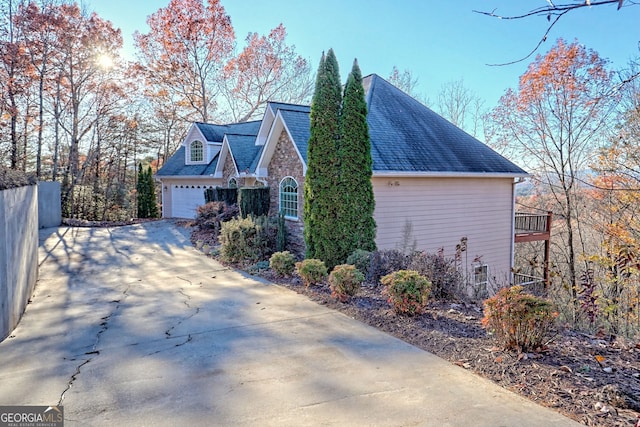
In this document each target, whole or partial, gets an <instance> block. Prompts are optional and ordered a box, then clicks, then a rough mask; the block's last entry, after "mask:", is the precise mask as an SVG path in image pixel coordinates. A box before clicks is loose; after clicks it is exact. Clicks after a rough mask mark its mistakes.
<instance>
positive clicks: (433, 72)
mask: <svg viewBox="0 0 640 427" xmlns="http://www.w3.org/2000/svg"><path fill="white" fill-rule="evenodd" d="M168 2H169V1H168V0H144V1H142V0H141V1H132V0H86V1H85V5H86V6H87V8H88V9H89V10H93V11H95V12H97V13H98V14H99V15H100V16H101V17H103V18H105V19H108V20H110V21H111V22H112V23H113V24H114V26H115V27H117V28H121V29H122V33H123V37H124V40H125V56H129V57H132V55H133V41H132V37H131V35H132V33H133V32H134V31H136V30H138V31H140V32H143V33H144V32H146V31H148V27H147V25H146V19H147V16H149V15H150V14H152V13H154V12H155V11H157V10H158V9H159V8H160V7H166V5H167V4H168ZM563 2H568V0H564V1H563ZM525 4H526V5H525ZM546 4H547V2H546V0H530V1H527V2H524V1H514V0H475V1H474V0H438V1H436V0H395V1H390V0H346V1H345V0H322V1H318V0H315V1H312V0H272V1H266V0H222V5H223V6H224V7H225V9H226V11H227V13H228V14H229V15H230V16H231V20H232V24H233V26H234V29H235V31H236V37H237V41H238V46H239V47H242V46H244V38H245V37H246V35H247V33H249V32H258V33H260V34H266V33H267V32H268V31H269V30H270V29H272V28H273V27H275V26H277V25H278V24H279V23H283V24H284V26H285V27H286V29H287V32H288V38H287V40H288V43H290V44H293V45H295V46H296V50H297V51H298V53H299V54H300V55H302V56H303V57H305V58H307V59H309V60H310V61H311V64H312V67H313V69H314V71H315V68H316V67H317V64H318V59H319V58H320V55H321V53H322V51H323V50H327V49H329V48H330V47H331V48H333V49H334V51H335V53H336V56H337V58H338V61H339V64H340V70H341V74H342V76H343V81H344V79H345V78H346V75H347V73H348V72H349V70H350V68H351V64H352V61H353V59H354V58H356V57H357V58H358V62H359V64H360V68H361V69H362V72H363V74H365V75H366V74H370V73H376V74H379V75H380V76H382V77H385V78H386V77H388V76H389V74H390V72H391V70H392V68H393V66H394V65H395V66H397V67H398V68H399V69H400V70H404V69H409V70H411V71H412V72H413V74H414V76H415V77H417V78H418V80H419V84H418V87H417V92H418V93H420V94H424V95H426V96H427V97H428V98H430V99H431V101H432V102H435V99H436V98H437V94H438V92H439V90H440V88H441V87H442V85H443V84H444V83H446V82H449V81H452V80H459V79H463V80H464V83H465V86H466V87H467V88H469V89H471V90H473V91H474V92H476V93H477V94H478V95H479V96H480V97H481V98H482V99H484V100H485V102H486V106H487V107H493V106H495V104H496V102H497V101H498V99H499V98H500V96H501V95H502V94H503V93H504V91H505V90H506V89H507V88H509V87H513V88H515V87H516V86H517V84H518V77H519V76H520V75H522V74H523V73H524V71H525V70H526V67H527V65H528V64H529V63H530V62H531V61H532V60H533V58H531V59H529V60H526V61H524V62H522V63H519V64H515V65H509V66H502V67H492V66H488V65H487V64H491V63H503V62H509V61H512V60H515V59H519V58H521V57H523V56H525V55H526V54H527V53H528V52H529V51H530V50H531V49H532V48H533V47H534V46H535V44H536V43H537V42H538V40H539V39H540V37H541V36H542V35H543V34H544V31H545V30H546V26H547V20H546V19H545V18H541V17H532V18H528V19H525V20H513V21H507V20H498V19H495V18H491V17H487V16H483V15H480V14H477V13H473V10H474V9H476V10H483V11H491V10H494V9H496V13H501V14H505V15H509V14H518V13H522V12H526V11H528V10H531V9H533V8H536V7H539V6H544V5H546ZM638 22H640V6H631V7H625V8H623V9H622V10H620V11H617V10H616V7H615V6H599V7H592V8H583V9H580V10H577V11H575V12H572V13H570V14H568V15H566V16H565V17H563V18H562V19H561V20H560V22H559V23H558V24H557V25H556V27H555V28H554V30H552V32H551V33H550V35H549V39H548V41H547V42H546V43H545V44H543V46H542V48H541V50H540V51H539V52H540V53H544V52H546V51H547V50H548V49H549V48H550V47H551V46H552V45H553V44H554V43H555V40H556V39H557V38H559V37H562V38H564V39H565V40H568V41H573V40H574V39H577V40H578V41H579V42H581V43H582V44H584V45H585V46H587V47H588V48H591V49H594V50H596V51H597V52H598V53H599V54H600V56H602V57H604V58H608V59H609V60H610V61H611V66H612V67H613V68H616V69H618V68H622V67H625V66H626V64H627V63H628V61H629V60H630V59H632V58H638V57H640V51H639V49H638V47H639V41H640V26H639V25H638Z"/></svg>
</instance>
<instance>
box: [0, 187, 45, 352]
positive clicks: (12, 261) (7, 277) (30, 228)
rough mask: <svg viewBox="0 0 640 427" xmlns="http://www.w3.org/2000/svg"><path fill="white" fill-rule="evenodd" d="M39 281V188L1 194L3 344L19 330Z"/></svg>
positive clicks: (0, 334) (0, 325)
mask: <svg viewBox="0 0 640 427" xmlns="http://www.w3.org/2000/svg"><path fill="white" fill-rule="evenodd" d="M37 279H38V187H37V186H35V185H30V186H26V187H20V188H14V189H11V190H4V191H0V341H2V340H3V339H4V338H6V337H7V336H8V335H9V334H10V333H11V331H13V329H14V328H15V327H16V325H17V324H18V321H19V320H20V317H21V316H22V313H24V309H25V307H26V306H27V302H28V301H29V298H31V295H32V293H33V288H34V286H35V284H36V280H37Z"/></svg>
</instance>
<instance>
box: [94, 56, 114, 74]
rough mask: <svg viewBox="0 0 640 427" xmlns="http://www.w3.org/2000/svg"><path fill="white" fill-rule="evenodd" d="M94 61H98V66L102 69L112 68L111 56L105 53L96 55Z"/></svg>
mask: <svg viewBox="0 0 640 427" xmlns="http://www.w3.org/2000/svg"><path fill="white" fill-rule="evenodd" d="M96 62H97V63H98V65H99V66H100V68H102V69H104V70H109V69H111V68H113V58H112V57H111V56H110V55H108V54H106V53H101V54H99V55H98V57H97V58H96Z"/></svg>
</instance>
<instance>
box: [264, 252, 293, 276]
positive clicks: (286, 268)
mask: <svg viewBox="0 0 640 427" xmlns="http://www.w3.org/2000/svg"><path fill="white" fill-rule="evenodd" d="M269 267H271V269H272V270H273V271H275V272H276V274H278V275H279V276H291V274H292V273H293V270H295V268H296V257H295V256H294V255H293V254H292V253H291V252H289V251H284V252H276V253H274V254H273V255H271V258H269Z"/></svg>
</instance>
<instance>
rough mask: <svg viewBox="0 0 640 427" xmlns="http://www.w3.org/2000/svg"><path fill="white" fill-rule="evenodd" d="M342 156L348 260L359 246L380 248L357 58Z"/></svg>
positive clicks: (347, 94)
mask: <svg viewBox="0 0 640 427" xmlns="http://www.w3.org/2000/svg"><path fill="white" fill-rule="evenodd" d="M338 159H339V165H340V175H339V181H338V189H339V191H338V192H337V194H338V196H339V197H340V201H339V202H338V208H339V214H338V222H337V224H336V226H337V227H339V228H340V236H341V238H340V239H339V242H340V243H341V245H340V254H339V256H340V258H341V259H342V260H346V258H347V257H348V256H349V255H350V254H351V253H352V252H353V251H354V250H356V249H364V250H367V251H373V250H375V249H376V242H375V238H376V222H375V219H374V218H373V210H374V208H375V199H374V196H373V185H372V183H371V175H372V163H373V161H372V159H371V141H370V139H369V126H368V125H367V102H366V100H365V95H364V87H363V86H362V73H361V72H360V67H359V66H358V61H357V60H354V61H353V68H352V69H351V73H349V77H348V78H347V84H346V85H345V89H344V99H343V101H342V111H341V115H340V142H339V144H338ZM341 262H342V261H341Z"/></svg>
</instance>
